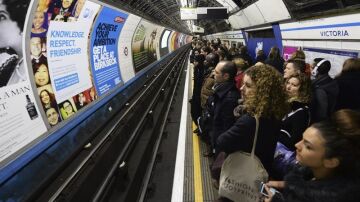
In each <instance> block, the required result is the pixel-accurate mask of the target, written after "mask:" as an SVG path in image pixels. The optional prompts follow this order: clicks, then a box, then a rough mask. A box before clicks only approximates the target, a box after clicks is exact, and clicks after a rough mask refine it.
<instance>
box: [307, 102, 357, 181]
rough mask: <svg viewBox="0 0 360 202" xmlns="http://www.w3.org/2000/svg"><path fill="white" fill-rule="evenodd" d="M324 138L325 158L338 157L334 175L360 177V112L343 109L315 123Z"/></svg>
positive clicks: (314, 125)
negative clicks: (338, 161)
mask: <svg viewBox="0 0 360 202" xmlns="http://www.w3.org/2000/svg"><path fill="white" fill-rule="evenodd" d="M313 127H314V128H316V129H318V130H319V132H320V133H321V135H322V137H323V138H324V140H325V148H326V150H325V158H334V157H336V158H338V159H339V160H340V164H339V166H338V167H337V171H336V173H335V174H336V175H342V176H350V177H355V176H356V177H360V113H359V112H357V111H353V110H349V109H343V110H339V111H337V112H335V113H334V114H333V115H332V116H331V118H329V119H328V120H325V121H322V122H319V123H315V124H313Z"/></svg>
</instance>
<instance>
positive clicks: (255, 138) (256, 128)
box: [251, 115, 259, 158]
mask: <svg viewBox="0 0 360 202" xmlns="http://www.w3.org/2000/svg"><path fill="white" fill-rule="evenodd" d="M255 121H256V126H255V135H254V142H253V146H252V149H251V158H253V157H254V156H255V148H256V141H257V136H258V132H259V118H258V117H257V115H255Z"/></svg>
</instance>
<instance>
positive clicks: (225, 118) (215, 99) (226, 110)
mask: <svg viewBox="0 0 360 202" xmlns="http://www.w3.org/2000/svg"><path fill="white" fill-rule="evenodd" d="M215 85H216V87H215V91H214V94H213V95H212V96H210V97H209V100H208V104H209V105H210V106H209V109H210V111H211V112H210V113H211V115H212V117H213V119H212V130H211V131H210V137H211V143H212V145H213V147H214V148H216V146H215V143H216V139H217V138H218V137H219V135H220V134H221V133H223V132H225V131H226V130H227V129H229V128H230V127H231V126H232V125H233V124H234V122H235V120H236V119H235V116H234V113H233V111H234V108H235V107H236V106H237V103H238V99H239V98H240V93H239V91H238V89H237V88H236V86H235V83H234V82H233V81H231V82H225V83H221V84H215Z"/></svg>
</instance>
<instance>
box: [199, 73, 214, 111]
mask: <svg viewBox="0 0 360 202" xmlns="http://www.w3.org/2000/svg"><path fill="white" fill-rule="evenodd" d="M213 69H214V68H212V67H211V68H209V69H207V70H205V73H204V74H205V75H204V82H203V84H202V86H201V108H202V109H205V108H206V106H205V105H206V101H207V99H208V98H209V96H210V95H212V94H214V90H213V86H214V84H215V79H214V76H213V75H212V73H211V72H212V70H213Z"/></svg>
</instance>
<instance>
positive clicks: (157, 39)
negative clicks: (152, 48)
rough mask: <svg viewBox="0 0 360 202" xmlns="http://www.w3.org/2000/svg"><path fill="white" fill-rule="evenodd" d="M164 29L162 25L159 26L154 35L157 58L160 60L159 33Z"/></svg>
mask: <svg viewBox="0 0 360 202" xmlns="http://www.w3.org/2000/svg"><path fill="white" fill-rule="evenodd" d="M164 30H165V28H164V27H161V26H159V27H158V29H157V33H158V34H156V37H155V43H156V56H157V60H160V58H161V54H160V47H161V44H160V43H161V33H163V32H164Z"/></svg>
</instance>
